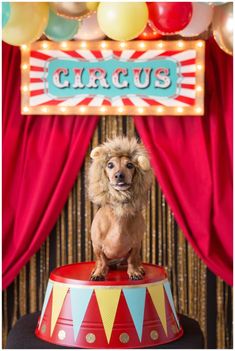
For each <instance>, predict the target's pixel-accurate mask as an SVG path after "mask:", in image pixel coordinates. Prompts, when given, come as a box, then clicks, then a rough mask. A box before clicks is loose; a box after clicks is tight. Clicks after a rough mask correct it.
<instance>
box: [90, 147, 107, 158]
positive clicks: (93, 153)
mask: <svg viewBox="0 0 235 351" xmlns="http://www.w3.org/2000/svg"><path fill="white" fill-rule="evenodd" d="M103 153H104V147H103V146H97V147H95V148H94V149H93V150H91V154H90V157H91V158H92V159H93V160H94V159H95V158H98V157H101V156H102V155H103Z"/></svg>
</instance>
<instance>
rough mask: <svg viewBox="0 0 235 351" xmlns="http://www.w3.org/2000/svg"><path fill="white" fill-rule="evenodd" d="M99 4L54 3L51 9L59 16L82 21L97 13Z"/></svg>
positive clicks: (51, 4)
mask: <svg viewBox="0 0 235 351" xmlns="http://www.w3.org/2000/svg"><path fill="white" fill-rule="evenodd" d="M97 6H98V2H52V3H50V7H51V9H52V10H53V11H54V12H55V13H56V14H57V15H58V16H63V17H66V18H70V19H78V20H81V19H83V18H86V17H89V16H90V15H91V14H92V13H93V12H94V11H96V9H97Z"/></svg>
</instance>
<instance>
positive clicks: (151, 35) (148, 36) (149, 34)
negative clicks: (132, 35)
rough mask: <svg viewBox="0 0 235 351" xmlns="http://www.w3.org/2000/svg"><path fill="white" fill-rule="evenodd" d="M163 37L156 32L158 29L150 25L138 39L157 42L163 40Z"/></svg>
mask: <svg viewBox="0 0 235 351" xmlns="http://www.w3.org/2000/svg"><path fill="white" fill-rule="evenodd" d="M161 37H162V35H161V34H160V33H159V32H158V31H157V30H156V28H154V27H151V26H150V24H149V23H147V26H146V27H145V29H144V31H143V32H142V33H141V34H140V36H139V37H138V38H137V39H141V40H156V39H159V38H161Z"/></svg>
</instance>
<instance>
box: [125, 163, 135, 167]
mask: <svg viewBox="0 0 235 351" xmlns="http://www.w3.org/2000/svg"><path fill="white" fill-rule="evenodd" d="M126 166H127V168H129V169H132V168H134V165H133V163H130V162H128V163H127V165H126Z"/></svg>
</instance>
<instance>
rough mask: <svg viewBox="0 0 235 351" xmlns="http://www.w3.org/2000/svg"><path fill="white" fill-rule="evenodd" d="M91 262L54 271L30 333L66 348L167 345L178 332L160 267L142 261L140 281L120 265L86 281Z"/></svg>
mask: <svg viewBox="0 0 235 351" xmlns="http://www.w3.org/2000/svg"><path fill="white" fill-rule="evenodd" d="M93 267H94V262H87V263H77V264H70V265H66V266H62V267H59V268H57V269H55V270H54V271H53V272H52V273H51V275H50V279H49V282H48V286H47V290H46V295H45V299H44V304H43V308H42V312H41V316H40V318H39V320H38V324H37V327H36V331H35V334H36V336H37V337H38V338H40V339H42V340H44V341H47V342H51V343H53V344H59V345H63V346H67V347H79V348H110V349H112V348H142V347H151V346H156V345H160V344H164V343H169V342H171V341H174V340H176V339H178V338H180V337H181V336H182V334H183V330H182V327H181V326H180V323H179V320H178V317H177V314H176V312H175V308H174V302H173V299H172V295H171V290H170V285H169V282H168V279H167V274H166V271H165V270H164V268H163V267H159V266H155V265H151V264H144V268H145V272H146V274H145V277H144V279H143V280H139V281H130V280H129V279H128V276H127V273H126V269H123V270H112V271H110V272H109V274H108V277H107V280H106V281H102V282H94V281H89V276H90V272H91V270H92V268H93Z"/></svg>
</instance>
